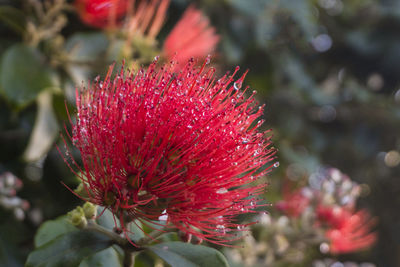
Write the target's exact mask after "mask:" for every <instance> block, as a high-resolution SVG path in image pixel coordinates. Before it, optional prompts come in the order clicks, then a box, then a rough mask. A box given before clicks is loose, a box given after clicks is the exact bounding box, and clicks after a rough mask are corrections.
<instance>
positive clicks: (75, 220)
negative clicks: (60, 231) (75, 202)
mask: <svg viewBox="0 0 400 267" xmlns="http://www.w3.org/2000/svg"><path fill="white" fill-rule="evenodd" d="M68 217H69V221H70V222H71V224H72V225H73V226H75V227H77V228H84V227H85V226H86V225H87V220H86V217H85V213H84V212H83V209H82V207H77V208H76V209H74V210H73V211H70V212H68Z"/></svg>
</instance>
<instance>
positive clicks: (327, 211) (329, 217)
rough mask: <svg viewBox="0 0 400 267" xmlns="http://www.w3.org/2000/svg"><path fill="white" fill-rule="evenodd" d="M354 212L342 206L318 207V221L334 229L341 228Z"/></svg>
mask: <svg viewBox="0 0 400 267" xmlns="http://www.w3.org/2000/svg"><path fill="white" fill-rule="evenodd" d="M351 215H352V212H351V211H350V210H349V209H346V208H344V207H341V206H324V205H319V206H318V207H317V218H318V221H319V222H321V223H323V224H326V225H328V226H329V227H333V228H341V227H343V225H344V224H345V223H346V221H347V220H348V219H349V218H350V217H351Z"/></svg>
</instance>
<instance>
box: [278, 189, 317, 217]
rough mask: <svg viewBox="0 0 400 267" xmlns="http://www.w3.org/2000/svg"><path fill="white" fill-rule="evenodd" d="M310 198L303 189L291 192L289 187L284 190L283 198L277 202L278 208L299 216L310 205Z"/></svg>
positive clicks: (291, 215) (287, 213)
mask: <svg viewBox="0 0 400 267" xmlns="http://www.w3.org/2000/svg"><path fill="white" fill-rule="evenodd" d="M309 203H310V199H309V198H308V197H307V196H305V195H304V194H303V192H302V190H301V189H299V190H296V191H293V192H290V191H289V190H287V189H284V191H283V200H281V201H279V202H278V203H277V204H276V207H277V209H278V210H281V211H282V212H284V213H285V214H286V215H288V216H290V217H295V218H297V217H299V216H300V214H302V213H303V211H304V210H305V209H306V208H307V207H308V205H309Z"/></svg>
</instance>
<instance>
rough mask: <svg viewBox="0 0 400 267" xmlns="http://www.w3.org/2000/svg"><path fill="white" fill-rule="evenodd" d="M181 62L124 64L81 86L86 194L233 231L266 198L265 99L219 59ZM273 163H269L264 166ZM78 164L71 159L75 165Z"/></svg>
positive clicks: (228, 236)
mask: <svg viewBox="0 0 400 267" xmlns="http://www.w3.org/2000/svg"><path fill="white" fill-rule="evenodd" d="M193 64H194V63H193V61H191V62H189V63H188V64H187V65H186V67H185V68H184V69H183V70H182V71H181V72H180V73H174V72H173V69H174V68H175V66H174V65H173V64H171V65H165V66H163V67H161V68H160V70H156V63H153V64H152V65H151V66H150V67H149V68H148V69H147V70H139V71H138V72H137V73H136V74H135V73H132V72H128V73H125V72H124V70H123V69H122V70H121V72H120V73H119V74H118V75H117V76H116V77H115V79H111V73H112V68H110V70H109V72H108V74H107V77H106V78H105V79H104V81H97V82H95V83H94V84H93V85H92V86H90V88H89V89H87V90H85V91H83V92H82V93H77V120H76V123H75V124H73V135H72V137H71V138H72V140H73V143H74V145H75V146H76V147H77V148H78V149H79V151H80V153H81V157H82V162H83V166H84V167H83V169H82V170H81V169H79V167H78V165H77V164H76V163H75V161H74V160H73V159H71V160H72V162H73V164H74V165H75V166H76V167H77V168H78V171H81V174H77V175H78V176H79V178H80V179H81V180H82V182H83V185H84V187H85V189H86V191H87V193H88V195H89V199H88V201H90V202H92V203H95V204H98V205H101V206H105V207H108V208H109V209H110V210H111V211H113V213H114V214H116V216H118V217H119V218H120V219H121V220H122V219H124V221H125V222H127V221H126V219H125V218H130V219H138V220H140V221H141V222H143V223H150V224H151V221H154V220H165V221H166V223H167V227H173V228H177V229H179V230H180V231H182V232H184V233H186V234H189V235H190V234H192V235H194V236H197V237H198V238H200V239H204V240H208V241H210V242H214V243H218V244H221V243H224V242H226V241H227V240H232V239H234V238H235V235H234V231H238V230H242V229H243V228H244V227H245V226H246V225H243V224H240V223H239V222H237V221H236V220H235V216H236V215H239V214H243V213H245V212H255V211H254V208H256V207H259V206H262V204H260V202H259V201H258V199H257V197H258V196H259V195H260V194H262V193H263V190H264V188H265V186H266V184H265V183H264V182H258V183H257V184H254V183H253V182H254V181H257V180H259V179H260V178H261V177H262V176H264V175H265V174H266V173H268V172H269V170H270V169H271V163H270V162H271V161H272V160H273V159H274V153H275V150H274V149H272V148H270V145H271V142H270V137H267V136H266V133H267V132H268V131H267V132H260V131H259V129H260V126H261V124H262V122H263V121H259V122H258V123H256V121H257V120H258V118H259V117H260V116H262V113H263V107H258V106H257V105H256V101H255V99H254V94H255V92H253V93H252V94H251V96H250V97H248V98H245V97H244V91H246V90H247V88H246V90H244V91H242V90H239V88H240V87H241V84H242V82H243V79H244V76H245V74H244V75H243V76H241V77H240V78H238V79H237V80H236V81H235V80H234V76H235V75H236V73H237V71H238V69H239V68H237V69H236V70H235V72H234V73H233V74H232V75H230V76H229V75H225V76H224V77H222V78H220V79H219V80H216V79H215V78H214V77H213V75H214V72H215V70H214V69H207V68H205V65H206V64H204V65H203V67H202V68H201V69H198V68H195V67H193ZM267 165H268V166H267ZM71 167H72V166H71Z"/></svg>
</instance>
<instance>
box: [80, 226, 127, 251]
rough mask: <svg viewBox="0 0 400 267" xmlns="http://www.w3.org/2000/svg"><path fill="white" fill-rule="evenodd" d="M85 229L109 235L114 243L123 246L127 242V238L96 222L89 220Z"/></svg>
mask: <svg viewBox="0 0 400 267" xmlns="http://www.w3.org/2000/svg"><path fill="white" fill-rule="evenodd" d="M85 229H87V230H89V231H94V232H98V233H101V234H103V235H105V236H107V237H109V238H110V239H111V240H113V241H114V242H115V243H116V244H118V245H120V246H121V247H123V248H124V247H126V246H127V244H128V240H126V239H125V238H123V237H122V236H120V235H118V234H116V233H114V232H112V231H110V230H108V229H106V228H104V227H103V226H101V225H98V224H96V223H95V222H94V221H89V222H88V225H87V226H86V227H85Z"/></svg>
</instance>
